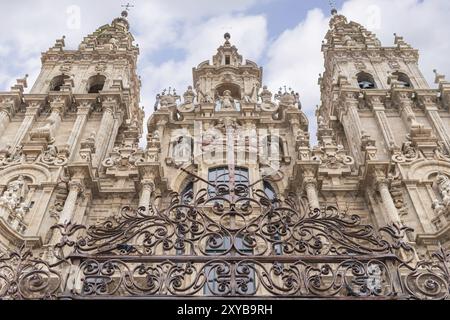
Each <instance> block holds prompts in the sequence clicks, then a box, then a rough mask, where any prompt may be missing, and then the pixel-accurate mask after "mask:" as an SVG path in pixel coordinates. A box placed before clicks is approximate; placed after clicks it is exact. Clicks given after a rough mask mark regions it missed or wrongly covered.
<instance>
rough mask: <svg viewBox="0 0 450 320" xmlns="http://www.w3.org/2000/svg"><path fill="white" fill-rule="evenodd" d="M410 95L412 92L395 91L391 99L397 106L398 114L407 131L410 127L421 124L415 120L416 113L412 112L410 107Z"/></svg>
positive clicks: (411, 102) (411, 103)
mask: <svg viewBox="0 0 450 320" xmlns="http://www.w3.org/2000/svg"><path fill="white" fill-rule="evenodd" d="M411 95H412V93H410V92H395V93H394V94H393V98H394V99H393V100H394V101H395V103H396V104H397V105H398V106H399V109H400V115H401V117H402V120H403V122H404V123H405V125H406V128H407V129H408V131H410V130H411V129H412V128H417V127H420V126H421V125H420V124H419V123H418V122H417V118H416V114H415V113H414V111H413V108H412V105H413V101H412V100H411Z"/></svg>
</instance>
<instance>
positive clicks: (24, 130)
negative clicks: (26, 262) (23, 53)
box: [0, 13, 144, 245]
mask: <svg viewBox="0 0 450 320" xmlns="http://www.w3.org/2000/svg"><path fill="white" fill-rule="evenodd" d="M138 54H139V49H138V48H137V47H136V46H135V45H133V36H132V35H131V33H130V32H129V24H128V21H127V19H126V13H123V15H122V17H119V18H117V19H114V21H113V22H112V23H111V24H110V25H105V26H103V27H100V28H99V29H98V30H96V31H95V32H94V33H93V34H91V35H89V36H87V37H86V38H84V40H83V41H82V42H81V44H80V45H79V48H78V50H66V49H65V48H64V37H63V38H62V39H60V40H57V41H56V43H55V45H54V46H53V47H52V48H50V49H49V50H48V51H47V52H45V53H43V54H42V69H41V72H40V74H39V76H38V78H37V80H36V82H35V84H34V86H33V87H32V89H31V90H30V93H29V94H23V87H25V86H26V81H25V79H21V80H18V81H17V85H16V86H14V87H13V88H12V90H11V92H5V93H2V94H1V107H2V118H1V125H0V130H1V131H2V132H1V138H0V146H1V151H0V158H1V161H0V169H1V171H2V174H1V178H0V188H1V189H2V192H3V191H4V190H6V191H5V192H6V193H8V192H13V191H14V190H16V191H17V188H19V189H20V190H22V191H21V192H20V195H21V196H20V197H13V195H10V197H8V196H6V197H5V196H4V197H3V198H4V201H3V205H2V209H1V210H2V214H0V216H1V217H2V218H3V219H4V221H5V222H6V224H4V229H5V231H7V232H4V233H0V237H5V238H3V240H4V241H0V243H2V244H3V245H4V244H8V243H20V242H23V241H26V242H28V243H35V244H36V245H38V244H40V245H42V244H45V243H46V241H49V239H50V238H49V237H50V226H51V225H52V224H54V223H55V222H58V221H59V222H64V221H71V220H73V219H76V220H77V221H79V222H82V221H84V220H85V219H86V215H87V212H86V208H87V206H90V203H91V201H95V200H93V198H92V197H93V194H97V195H100V194H103V196H100V198H102V197H105V198H108V194H110V193H111V192H113V190H109V191H106V193H105V191H104V190H105V188H106V189H108V185H113V183H109V184H108V183H107V182H99V173H100V172H102V171H104V170H105V168H107V167H109V166H110V165H111V162H114V161H117V159H118V157H119V158H120V156H121V155H122V153H129V154H130V156H131V155H134V156H137V155H138V154H135V151H136V148H137V143H138V139H139V137H140V136H141V134H142V121H143V117H144V114H143V111H142V110H141V109H140V107H139V92H140V80H139V77H138V76H137V73H136V63H137V57H138ZM119 180H120V179H119ZM128 185H131V186H132V187H133V188H134V185H133V182H132V181H131V182H128ZM14 186H15V187H14ZM121 187H122V188H125V187H126V186H125V185H122V186H121ZM11 188H12V189H11ZM110 189H111V188H110ZM108 192H109V193H108ZM18 211H20V214H18V213H17V212H18Z"/></svg>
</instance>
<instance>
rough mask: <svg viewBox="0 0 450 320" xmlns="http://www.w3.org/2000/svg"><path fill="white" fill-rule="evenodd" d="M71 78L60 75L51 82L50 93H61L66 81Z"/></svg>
mask: <svg viewBox="0 0 450 320" xmlns="http://www.w3.org/2000/svg"><path fill="white" fill-rule="evenodd" d="M69 78H70V77H69V76H68V75H67V74H60V75H58V76H56V77H54V78H53V79H52V81H50V91H61V87H62V86H63V85H64V81H65V80H66V79H69Z"/></svg>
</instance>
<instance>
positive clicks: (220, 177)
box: [208, 167, 249, 197]
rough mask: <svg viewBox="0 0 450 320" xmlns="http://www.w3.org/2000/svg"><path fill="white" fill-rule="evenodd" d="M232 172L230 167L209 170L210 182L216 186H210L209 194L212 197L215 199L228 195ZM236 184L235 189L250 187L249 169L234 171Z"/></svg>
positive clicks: (237, 168) (236, 169) (238, 168)
mask: <svg viewBox="0 0 450 320" xmlns="http://www.w3.org/2000/svg"><path fill="white" fill-rule="evenodd" d="M230 178H231V177H230V171H229V169H228V167H218V168H212V169H209V173H208V182H209V183H211V184H213V185H215V186H216V187H215V188H214V187H213V186H209V188H208V193H209V195H210V196H211V197H215V196H217V195H226V194H228V193H229V187H230V180H231V179H230ZM234 182H235V189H238V188H239V187H243V188H245V187H248V185H249V178H248V169H247V168H240V167H236V168H235V169H234Z"/></svg>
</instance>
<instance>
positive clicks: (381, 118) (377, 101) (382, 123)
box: [367, 96, 400, 151]
mask: <svg viewBox="0 0 450 320" xmlns="http://www.w3.org/2000/svg"><path fill="white" fill-rule="evenodd" d="M367 100H368V102H369V104H370V105H371V107H372V110H373V112H374V114H375V119H376V120H377V123H378V127H379V128H380V130H381V133H382V134H383V138H384V142H385V144H386V148H387V150H388V151H391V150H393V149H400V148H399V147H398V146H397V145H396V143H395V138H394V134H393V133H392V130H391V127H390V126H389V122H388V119H387V117H386V112H385V107H384V103H383V101H382V97H380V96H370V97H367Z"/></svg>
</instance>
